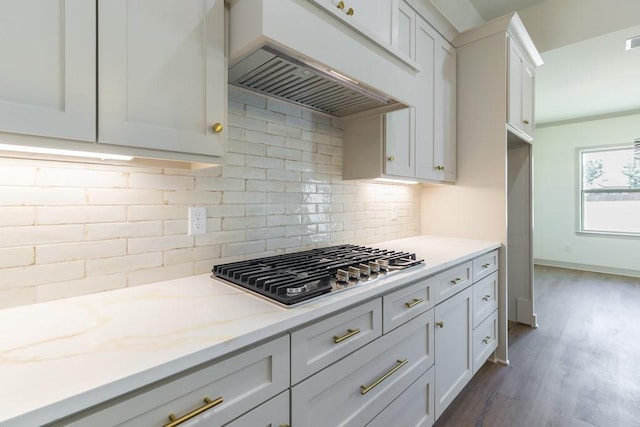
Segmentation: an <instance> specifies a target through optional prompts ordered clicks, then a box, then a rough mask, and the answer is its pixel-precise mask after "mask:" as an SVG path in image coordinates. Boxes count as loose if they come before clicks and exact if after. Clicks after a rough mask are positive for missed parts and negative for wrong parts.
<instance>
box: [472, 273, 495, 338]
mask: <svg viewBox="0 0 640 427" xmlns="http://www.w3.org/2000/svg"><path fill="white" fill-rule="evenodd" d="M497 308H498V272H497V271H496V272H494V273H492V274H491V275H489V276H487V277H485V278H484V279H482V280H480V281H479V282H478V283H476V284H474V285H473V327H474V328H476V327H477V326H478V325H479V324H480V323H482V321H483V320H484V319H486V318H487V316H489V315H490V314H491V313H493V312H494V311H495V310H497Z"/></svg>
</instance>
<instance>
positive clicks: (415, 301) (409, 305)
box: [404, 298, 424, 308]
mask: <svg viewBox="0 0 640 427" xmlns="http://www.w3.org/2000/svg"><path fill="white" fill-rule="evenodd" d="M421 302H424V299H423V298H414V299H413V300H412V301H411V302H405V303H404V305H406V306H407V308H411V307H413V306H415V305H418V304H420V303H421Z"/></svg>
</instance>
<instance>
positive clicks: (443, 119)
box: [432, 36, 457, 182]
mask: <svg viewBox="0 0 640 427" xmlns="http://www.w3.org/2000/svg"><path fill="white" fill-rule="evenodd" d="M435 63H436V67H435V75H436V83H437V84H436V85H435V92H436V93H435V110H434V139H435V141H434V144H433V150H434V154H433V157H434V159H435V161H434V163H433V169H432V170H433V171H434V172H436V173H437V175H436V178H435V179H437V180H439V181H446V182H455V181H456V176H457V168H456V158H457V156H456V145H457V143H456V140H457V136H456V135H457V133H456V124H457V120H456V114H457V108H456V87H457V83H456V82H457V77H456V74H457V65H456V64H457V56H456V50H455V48H454V47H453V46H452V45H451V44H450V43H449V42H447V41H446V40H445V39H444V38H442V37H440V36H439V37H438V44H437V46H436V58H435Z"/></svg>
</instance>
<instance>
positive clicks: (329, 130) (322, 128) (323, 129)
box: [316, 123, 342, 136]
mask: <svg viewBox="0 0 640 427" xmlns="http://www.w3.org/2000/svg"><path fill="white" fill-rule="evenodd" d="M316 131H317V132H318V133H323V134H325V135H329V136H342V129H341V128H338V127H333V126H327V125H325V124H322V123H318V125H317V126H316Z"/></svg>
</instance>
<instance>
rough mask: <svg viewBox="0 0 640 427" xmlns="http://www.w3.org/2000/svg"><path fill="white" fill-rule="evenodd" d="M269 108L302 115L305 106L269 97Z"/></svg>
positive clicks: (291, 114) (293, 114)
mask: <svg viewBox="0 0 640 427" xmlns="http://www.w3.org/2000/svg"><path fill="white" fill-rule="evenodd" d="M267 109H269V110H271V111H277V112H279V113H284V114H286V115H288V116H294V117H302V110H303V108H301V107H299V106H297V105H294V104H291V103H290V102H286V101H281V100H279V99H275V98H267Z"/></svg>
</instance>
